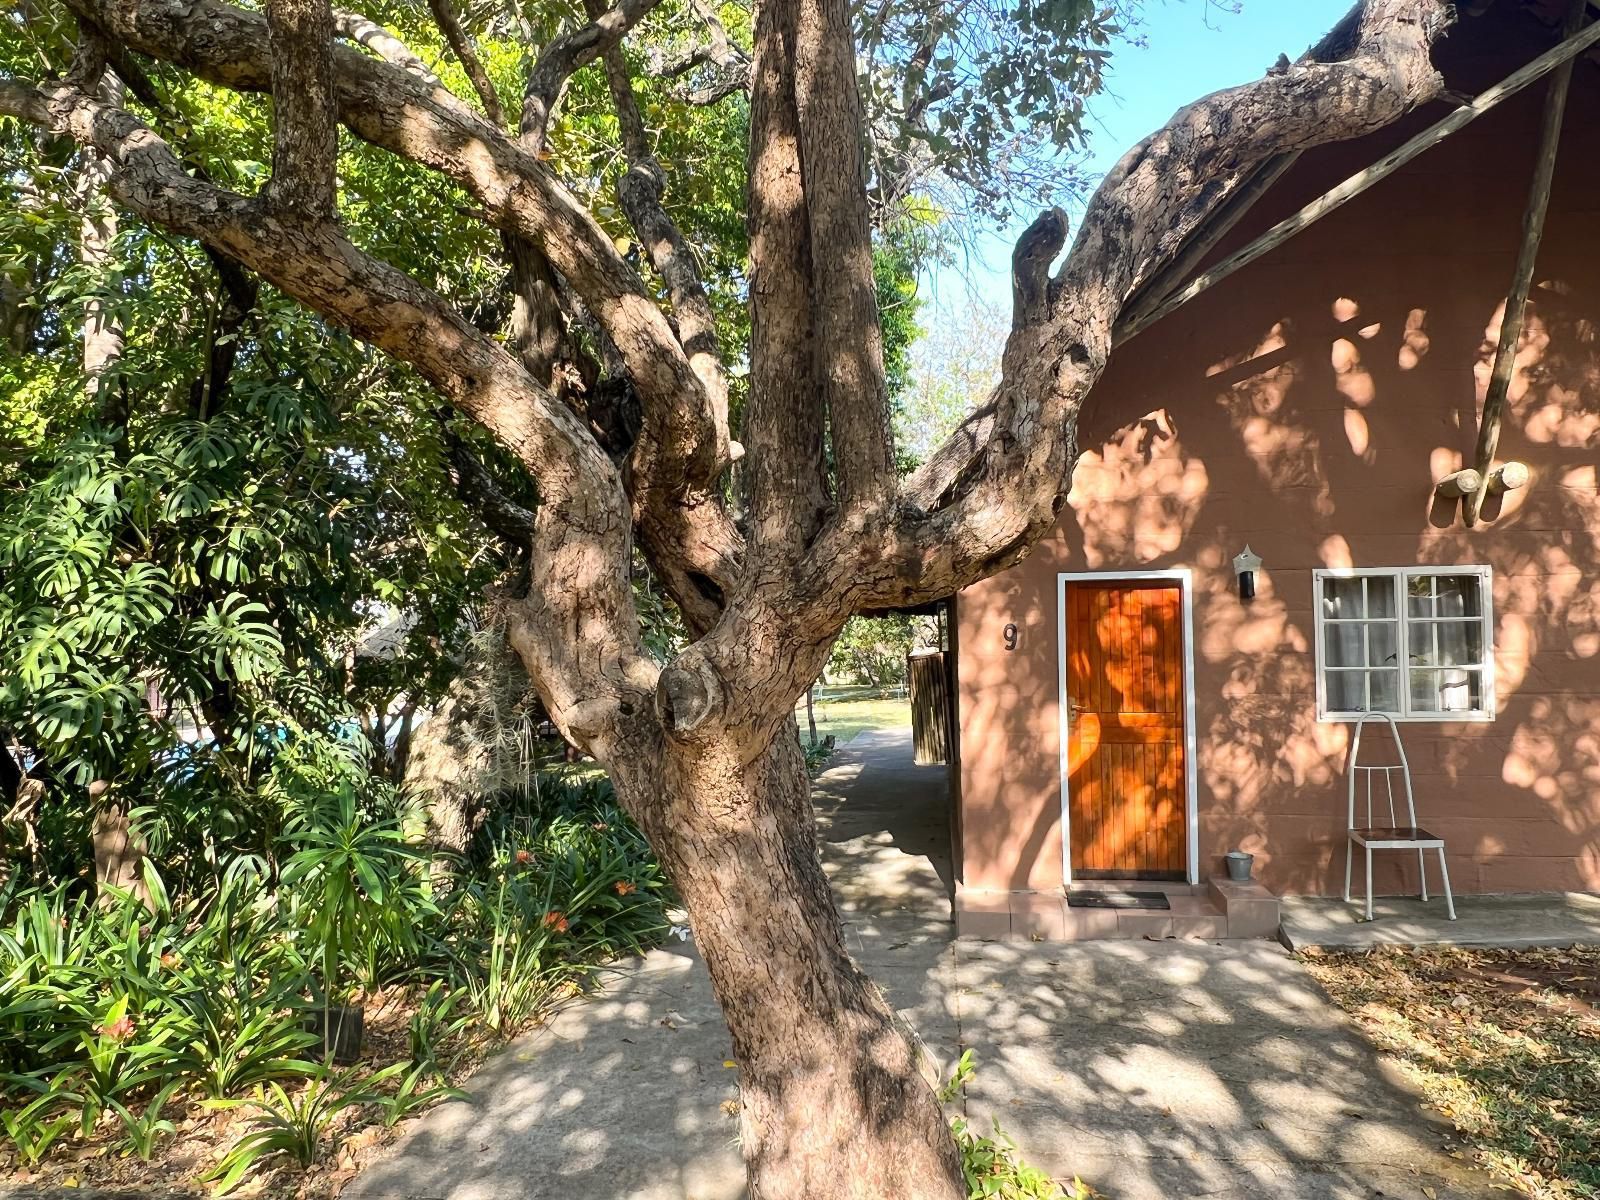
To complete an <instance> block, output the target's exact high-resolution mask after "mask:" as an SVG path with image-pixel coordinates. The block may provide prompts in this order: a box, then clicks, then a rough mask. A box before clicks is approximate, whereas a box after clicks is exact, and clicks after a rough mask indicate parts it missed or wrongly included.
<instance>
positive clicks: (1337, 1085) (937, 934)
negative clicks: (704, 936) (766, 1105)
mask: <svg viewBox="0 0 1600 1200" xmlns="http://www.w3.org/2000/svg"><path fill="white" fill-rule="evenodd" d="M859 741H860V739H858V742H859ZM897 755H898V756H899V757H898V758H897ZM909 759H910V742H909V737H906V738H905V739H904V740H903V742H902V741H900V740H899V739H896V738H893V737H888V736H883V735H879V736H877V737H874V738H871V739H870V740H868V741H866V742H864V743H861V744H859V745H858V744H852V745H851V746H850V747H849V748H848V749H847V751H846V753H844V754H842V755H841V756H840V757H839V759H837V760H836V763H835V766H834V767H833V768H832V769H830V770H829V771H828V772H827V773H826V774H825V775H824V776H823V778H822V779H820V780H819V781H818V785H817V790H818V805H819V810H820V815H819V820H820V824H821V827H822V830H823V837H824V859H825V862H826V863H827V864H828V865H829V869H830V873H831V874H832V875H833V878H834V880H835V885H836V887H837V888H838V890H839V893H840V900H841V905H842V906H843V907H845V908H846V910H847V912H848V916H847V920H848V922H849V935H850V939H851V946H852V949H853V950H854V952H855V953H856V955H857V957H858V959H859V960H860V961H861V962H862V964H863V965H864V966H865V968H866V969H867V971H868V972H869V973H870V974H871V975H872V977H873V978H874V979H875V980H876V981H877V982H878V984H879V985H880V986H881V987H882V988H883V989H884V991H885V994H886V995H887V997H888V999H889V1002H890V1003H891V1004H893V1005H894V1007H895V1008H896V1009H897V1010H898V1011H899V1012H900V1013H901V1014H902V1015H903V1016H904V1017H905V1018H906V1020H907V1022H908V1023H909V1024H910V1025H911V1026H912V1028H914V1029H915V1030H917V1032H918V1035H919V1036H920V1038H921V1039H922V1041H923V1043H924V1045H925V1047H926V1048H927V1050H928V1052H929V1054H930V1056H931V1057H932V1059H933V1061H934V1063H935V1065H936V1066H937V1067H938V1069H939V1071H940V1073H941V1074H947V1073H948V1071H949V1069H950V1067H951V1065H952V1064H953V1062H954V1060H955V1058H956V1057H957V1056H958V1055H959V1054H960V1052H961V1050H962V1049H964V1048H971V1049H972V1051H973V1054H974V1057H975V1058H976V1060H977V1064H978V1072H977V1076H976V1079H975V1080H974V1081H973V1083H972V1085H971V1086H970V1088H969V1089H968V1093H967V1096H966V1099H965V1106H966V1110H967V1113H968V1115H969V1117H970V1118H971V1119H972V1120H973V1121H974V1123H975V1124H976V1125H977V1126H978V1127H979V1128H981V1129H987V1128H989V1125H990V1122H991V1120H992V1119H993V1118H994V1117H996V1116H998V1117H999V1118H1000V1121H1001V1124H1002V1126H1003V1128H1004V1129H1005V1130H1006V1131H1007V1132H1008V1133H1009V1134H1010V1135H1011V1136H1013V1137H1014V1138H1015V1139H1016V1141H1017V1143H1018V1145H1019V1146H1020V1148H1021V1150H1022V1152H1023V1154H1024V1156H1025V1157H1026V1158H1027V1159H1028V1160H1029V1161H1031V1162H1033V1163H1035V1164H1036V1165H1038V1166H1040V1167H1042V1168H1044V1169H1046V1170H1048V1171H1050V1172H1051V1173H1053V1174H1055V1175H1058V1176H1060V1177H1063V1178H1069V1179H1070V1178H1071V1176H1072V1175H1073V1174H1074V1173H1076V1174H1078V1175H1081V1176H1082V1177H1083V1178H1084V1179H1086V1180H1087V1181H1089V1182H1090V1183H1092V1184H1094V1186H1095V1187H1097V1188H1098V1189H1099V1190H1100V1191H1101V1192H1103V1193H1104V1194H1106V1195H1107V1196H1108V1197H1111V1200H1177V1198H1179V1197H1184V1198H1187V1197H1196V1196H1219V1197H1228V1198H1229V1200H1257V1198H1260V1200H1266V1198H1267V1197H1272V1198H1274V1200H1370V1198H1373V1197H1378V1196H1384V1197H1406V1198H1414V1200H1480V1198H1483V1197H1488V1196H1491V1195H1499V1194H1500V1193H1498V1192H1495V1191H1492V1190H1491V1189H1489V1188H1488V1187H1487V1186H1486V1185H1485V1184H1484V1183H1483V1182H1482V1180H1481V1179H1479V1178H1478V1177H1476V1176H1474V1175H1472V1174H1471V1173H1469V1172H1467V1171H1465V1170H1464V1169H1463V1168H1462V1167H1461V1165H1460V1164H1459V1163H1458V1162H1457V1161H1456V1160H1454V1159H1452V1158H1450V1157H1449V1156H1448V1155H1447V1154H1446V1153H1444V1151H1443V1149H1442V1147H1443V1144H1444V1134H1443V1131H1442V1129H1441V1128H1439V1127H1438V1126H1436V1125H1434V1124H1433V1123H1431V1122H1430V1121H1429V1120H1428V1119H1427V1118H1425V1117H1424V1116H1423V1114H1422V1112H1421V1111H1420V1109H1419V1108H1418V1107H1417V1105H1416V1102H1415V1101H1414V1100H1413V1099H1412V1098H1411V1097H1410V1096H1409V1095H1408V1094H1407V1093H1406V1092H1404V1091H1403V1090H1402V1089H1401V1088H1400V1087H1399V1086H1397V1085H1396V1084H1395V1083H1394V1082H1392V1081H1391V1080H1390V1079H1388V1078H1387V1077H1386V1076H1385V1075H1384V1073H1383V1070H1382V1068H1381V1067H1380V1064H1379V1062H1378V1060H1377V1058H1376V1056H1375V1055H1374V1053H1373V1052H1372V1050H1371V1049H1370V1048H1369V1047H1368V1046H1367V1045H1366V1044H1365V1043H1364V1042H1362V1041H1361V1040H1360V1038H1359V1036H1358V1035H1357V1034H1356V1033H1354V1032H1353V1031H1352V1030H1351V1029H1350V1028H1349V1027H1348V1026H1347V1025H1346V1023H1345V1021H1344V1020H1343V1018H1342V1016H1341V1015H1340V1014H1339V1013H1338V1012H1337V1010H1335V1009H1334V1008H1333V1006H1332V1005H1330V1004H1329V1003H1328V1002H1327V1001H1326V1000H1325V999H1324V998H1323V996H1322V994H1321V992H1320V991H1319V990H1318V989H1317V987H1316V985H1315V984H1314V983H1313V981H1312V980H1311V979H1310V977H1309V976H1308V975H1307V974H1306V972H1305V971H1304V970H1303V969H1302V968H1301V967H1300V965H1299V964H1298V963H1296V962H1295V961H1294V960H1293V959H1292V958H1291V957H1290V956H1289V954H1288V953H1287V952H1286V951H1285V950H1284V949H1283V948H1282V947H1280V946H1278V945H1276V944H1275V943H1269V942H1244V943H1232V944H1224V945H1216V944H1205V943H1193V942H1170V941H1169V942H1100V943H1093V942H1091V943H1079V944H1045V943H1031V942H1005V943H986V942H973V941H962V942H956V941H953V940H951V938H950V925H949V920H948V916H949V905H948V890H947V880H948V874H947V872H948V850H947V849H946V848H947V847H948V845H949V841H948V827H947V826H944V825H943V821H944V818H943V815H942V814H943V811H944V800H943V794H942V788H943V771H942V770H941V769H940V768H917V767H912V766H910V764H909ZM930 791H935V792H936V793H937V794H935V795H933V796H932V797H931V798H930V796H929V794H928V793H929V792H930ZM890 796H898V797H899V800H900V801H901V802H902V804H903V807H897V806H896V804H895V803H892V802H891V801H890V799H889V797H890ZM941 856H943V857H941ZM941 905H942V907H941ZM729 1053H730V1047H729V1041H728V1035H727V1032H726V1030H725V1028H724V1027H723V1024H722V1018H721V1016H720V1014H719V1013H718V1011H717V1007H716V1005H715V1003H714V1001H713V999H712V996H711V989H710V982H709V980H708V978H707V976H706V973H705V969H704V966H703V965H702V964H701V962H700V961H699V959H698V957H697V956H696V954H695V951H694V948H693V945H692V944H683V943H677V942H674V943H672V944H670V945H668V946H666V947H663V948H662V949H659V950H656V951H653V952H652V953H650V954H648V955H646V956H645V957H644V958H643V959H641V960H638V961H636V962H633V963H629V964H627V965H625V966H623V967H622V968H620V969H618V970H617V971H615V972H611V973H608V978H607V980H606V984H605V988H604V990H603V991H602V992H601V993H600V994H598V995H596V996H593V997H590V998H588V999H585V1000H582V1001H580V1002H577V1003H575V1004H573V1005H572V1006H570V1007H568V1008H567V1009H566V1010H565V1011H564V1012H562V1013H560V1014H559V1015H558V1016H557V1017H556V1018H555V1019H554V1020H553V1021H552V1022H551V1023H550V1024H549V1025H548V1026H546V1027H544V1028H542V1029H539V1030H536V1031H534V1032H533V1033H530V1034H529V1035H527V1036H526V1037H524V1038H522V1039H520V1040H519V1041H517V1042H516V1043H514V1044H513V1045H512V1046H511V1047H510V1048H508V1049H507V1050H506V1051H505V1052H504V1053H502V1054H500V1055H498V1056H496V1057H495V1058H494V1059H492V1060H491V1061H490V1062H489V1063H487V1064H486V1065H485V1066H484V1067H483V1069H482V1070H480V1071H479V1073H478V1074H477V1075H476V1076H474V1078H473V1079H472V1081H471V1087H470V1091H471V1093H472V1100H471V1101H470V1102H467V1103H452V1104H446V1105H442V1106H440V1107H439V1108H437V1109H435V1110H433V1111H432V1112H431V1113H429V1114H428V1115H427V1116H426V1117H424V1118H423V1119H422V1120H421V1121H420V1122H419V1123H418V1125H417V1127H416V1128H415V1129H414V1130H413V1131H412V1132H411V1133H410V1134H409V1135H408V1136H407V1137H406V1138H405V1139H404V1140H402V1141H401V1142H400V1143H399V1144H398V1145H397V1146H396V1147H395V1148H394V1149H393V1150H392V1151H391V1152H390V1154H389V1156H388V1157H387V1158H385V1159H384V1160H381V1161H379V1162H378V1163H376V1164H374V1165H373V1166H372V1167H371V1168H370V1169H368V1170H367V1171H366V1172H365V1173H364V1174H363V1175H362V1176H361V1177H360V1178H359V1179H357V1180H356V1181H355V1182H354V1183H352V1185H351V1186H350V1187H349V1188H347V1189H346V1193H345V1194H346V1195H347V1196H351V1197H357V1196H359V1197H364V1198H367V1200H376V1198H378V1197H408V1198H417V1200H421V1198H430V1200H513V1198H516V1200H546V1198H548V1200H739V1198H740V1197H742V1196H743V1194H744V1192H743V1188H744V1180H743V1170H742V1167H741V1164H740V1159H739V1152H738V1147H737V1145H736V1136H737V1131H738V1121H737V1117H736V1115H735V1114H736V1111H737V1110H736V1108H735V1107H734V1105H735V1104H736V1101H737V1072H736V1071H735V1070H734V1069H731V1068H729V1067H728V1066H726V1065H725V1063H726V1062H727V1060H728V1055H729ZM794 1200H803V1198H800V1197H796V1198H794Z"/></svg>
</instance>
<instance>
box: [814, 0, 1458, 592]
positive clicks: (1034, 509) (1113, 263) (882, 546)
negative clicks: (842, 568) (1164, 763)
mask: <svg viewBox="0 0 1600 1200" xmlns="http://www.w3.org/2000/svg"><path fill="white" fill-rule="evenodd" d="M1451 20H1452V14H1451V10H1450V6H1449V5H1448V4H1447V3H1445V2H1444V0H1367V3H1366V5H1365V8H1364V10H1363V11H1362V13H1361V16H1360V22H1359V27H1358V30H1357V32H1356V35H1355V37H1354V39H1353V45H1352V48H1351V49H1350V51H1349V57H1348V58H1347V59H1345V60H1344V61H1341V62H1336V63H1318V62H1311V61H1302V62H1300V63H1296V64H1294V65H1293V66H1291V67H1290V68H1288V69H1287V70H1286V71H1283V72H1282V73H1274V74H1270V75H1268V76H1267V77H1266V78H1264V79H1261V80H1259V81H1257V82H1255V83H1250V84H1245V85H1243V86H1242V87H1237V88H1232V89H1229V90H1227V91H1223V92H1218V93H1216V94H1214V95H1211V96H1208V97H1205V98H1204V99H1201V100H1199V101H1197V102H1195V103H1194V104H1191V105H1189V106H1187V107H1185V108H1183V109H1181V110H1180V111H1179V112H1178V113H1177V114H1176V115H1175V116H1174V117H1173V118H1172V120H1171V121H1170V122H1168V124H1167V125H1166V126H1165V127H1164V128H1163V129H1161V130H1159V131H1158V132H1157V133H1155V134H1153V135H1152V136H1150V137H1149V138H1146V139H1145V140H1144V141H1143V142H1141V143H1140V144H1139V145H1138V146H1136V147H1134V148H1133V149H1132V150H1130V151H1129V152H1128V153H1127V154H1126V155H1125V156H1124V157H1123V159H1122V160H1121V161H1120V162H1119V163H1118V164H1117V166H1116V167H1115V168H1114V169H1113V170H1112V171H1111V172H1110V174H1109V175H1108V176H1107V177H1106V179H1105V181H1104V182H1103V183H1102V184H1101V186H1100V188H1099V190H1098V191H1097V192H1096V193H1095V196H1094V198H1093V199H1092V200H1091V202H1090V204H1089V207H1088V209H1087V211H1086V213H1085V215H1084V224H1083V229H1082V232H1081V233H1080V235H1079V237H1078V240H1077V242H1076V243H1075V244H1074V246H1073V248H1072V250H1071V252H1070V253H1069V255H1068V256H1067V259H1066V261H1065V262H1064V264H1063V265H1062V268H1061V270H1060V271H1059V272H1058V273H1057V275H1056V276H1055V278H1054V279H1053V280H1051V281H1050V283H1049V286H1048V289H1047V293H1046V296H1045V298H1044V304H1043V305H1042V306H1038V305H1036V304H1035V303H1033V302H1032V301H1030V303H1029V304H1028V305H1027V306H1026V311H1025V312H1024V313H1023V319H1022V323H1021V324H1020V325H1019V327H1018V328H1016V329H1014V330H1013V332H1012V335H1011V337H1010V339H1009V341H1008V343H1007V346H1006V351H1005V357H1004V362H1003V371H1002V382H1001V384H1000V386H999V388H998V389H997V391H996V397H995V401H994V415H993V418H992V427H991V432H990V434H989V436H988V437H987V438H986V439H984V440H983V441H982V443H981V445H980V446H978V447H977V450H976V454H975V455H973V454H971V449H972V447H973V444H974V443H975V442H976V441H977V439H976V438H975V437H974V433H975V431H976V429H977V428H979V427H981V423H978V424H976V425H968V426H966V427H964V428H963V429H961V430H958V431H957V434H956V435H955V437H954V438H952V439H951V440H950V441H949V442H947V443H946V445H945V446H944V447H941V449H940V450H939V451H938V452H936V454H935V456H934V457H935V459H936V460H938V461H939V462H940V464H941V465H940V467H939V469H938V470H937V472H930V473H929V474H928V475H927V476H926V477H924V478H921V479H916V480H914V482H913V486H912V487H910V488H908V489H907V491H906V492H905V493H904V495H903V497H902V499H903V500H904V501H906V502H907V503H903V505H902V509H901V513H900V516H899V517H898V519H897V520H895V521H894V522H893V523H892V524H891V525H890V526H889V527H888V528H887V530H886V534H885V537H884V540H883V541H882V542H881V543H877V544H876V545H874V547H873V549H872V550H870V551H869V552H867V553H868V555H869V561H868V562H867V563H865V564H863V567H862V569H861V570H860V571H859V572H858V581H857V583H856V585H855V586H854V588H853V589H852V591H853V593H854V595H853V598H852V604H854V605H855V606H856V607H867V608H875V607H885V606H890V605H904V604H910V603H916V602H920V601H924V600H929V599H935V598H938V597H941V596H946V595H949V594H950V593H951V592H953V591H955V590H956V589H958V588H960V587H963V586H965V585H966V584H967V583H970V582H972V581H973V580H975V579H978V578H981V577H983V576H984V575H987V574H990V573H993V572H994V571H996V570H999V569H1001V568H1003V567H1005V566H1008V565H1010V564H1011V563H1013V562H1015V561H1016V560H1017V559H1019V558H1020V557H1022V556H1023V555H1024V554H1025V553H1026V552H1027V550H1028V548H1029V547H1030V546H1031V545H1032V544H1033V542H1034V541H1035V540H1037V538H1039V537H1040V536H1042V535H1043V534H1044V533H1045V532H1046V531H1047V530H1048V529H1049V528H1050V527H1051V526H1052V525H1053V524H1054V522H1055V520H1056V515H1057V513H1058V512H1059V510H1060V507H1061V505H1062V504H1063V503H1064V502H1065V500H1066V494H1067V491H1068V490H1069V488H1070V486H1071V477H1072V466H1073V464H1074V462H1075V461H1076V457H1077V447H1076V426H1077V415H1078V411H1079V409H1080V407H1081V405H1082V403H1083V400H1084V398H1085V397H1086V396H1087V394H1088V392H1089V389H1090V388H1091V387H1092V386H1093V384H1094V382H1095V381H1096V380H1097V379H1098V378H1099V376H1100V373H1101V371H1102V370H1103V368H1104V366H1105V363H1106V360H1107V358H1108V357H1109V355H1110V349H1111V340H1112V331H1113V327H1114V325H1115V322H1116V320H1117V317H1118V315H1119V314H1120V312H1121V310H1122V308H1123V306H1124V304H1125V303H1126V302H1127V300H1128V298H1129V297H1130V296H1131V295H1132V294H1133V293H1134V292H1135V291H1136V290H1137V289H1138V287H1139V286H1140V285H1141V284H1142V283H1143V282H1144V281H1146V280H1148V279H1150V278H1151V277H1152V276H1153V274H1154V272H1156V271H1158V270H1159V269H1160V268H1161V267H1162V265H1163V264H1164V263H1166V262H1167V261H1169V260H1170V259H1172V258H1173V257H1175V256H1176V255H1177V254H1178V253H1180V252H1181V250H1182V247H1183V246H1184V245H1185V244H1186V242H1187V241H1188V239H1189V237H1190V236H1191V235H1192V233H1193V232H1194V230H1195V229H1196V228H1197V227H1198V226H1199V225H1200V224H1201V222H1203V221H1204V220H1205V219H1206V217H1207V216H1208V215H1209V214H1210V212H1211V211H1212V210H1213V209H1214V208H1215V207H1216V206H1217V205H1218V204H1219V203H1221V202H1222V200H1223V199H1224V198H1225V197H1226V196H1227V195H1229V194H1231V192H1230V190H1229V189H1227V188H1222V187H1217V186H1213V184H1215V183H1216V182H1219V181H1223V180H1226V179H1229V178H1242V177H1244V176H1246V175H1247V174H1248V173H1249V172H1251V171H1253V170H1254V169H1255V168H1257V167H1258V166H1259V165H1260V164H1261V163H1263V162H1265V161H1267V160H1268V159H1270V158H1272V157H1273V156H1275V155H1278V154H1283V153H1291V152H1294V151H1296V150H1301V149H1305V148H1309V147H1311V146H1315V145H1319V144H1323V143H1327V142H1333V141H1339V140H1342V139H1348V138H1355V137H1360V136H1363V135H1365V134H1368V133H1371V132H1373V131H1374V130H1376V129H1379V128H1381V127H1382V126H1384V125H1386V124H1388V123H1390V122H1392V121H1394V120H1395V119H1397V118H1398V117H1400V116H1401V115H1403V114H1404V113H1405V112H1406V111H1408V110H1409V109H1410V108H1412V107H1414V106H1416V105H1418V104H1421V103H1424V102H1425V101H1427V100H1429V99H1431V98H1433V97H1434V96H1435V95H1437V94H1438V91H1439V89H1440V87H1441V86H1442V83H1441V80H1440V78H1439V75H1438V73H1437V71H1435V69H1434V68H1433V65H1432V62H1431V60H1430V50H1431V47H1432V45H1433V43H1434V41H1435V40H1437V39H1438V38H1439V37H1440V36H1441V35H1442V34H1443V32H1444V30H1445V29H1446V28H1447V27H1448V26H1449V24H1450V23H1451ZM955 463H963V464H964V465H961V466H954V465H953V464H955ZM935 476H937V478H935ZM951 480H959V481H961V482H960V483H959V484H958V485H957V486H955V487H953V488H952V487H949V486H936V484H945V485H947V484H948V482H949V481H951ZM940 495H942V496H943V497H944V498H943V501H942V506H941V507H937V508H935V509H933V510H932V511H923V510H920V509H919V507H918V506H919V503H920V502H923V501H927V500H929V499H931V498H934V497H936V496H940ZM863 540H865V541H867V542H868V543H869V544H871V542H872V536H871V530H870V529H865V530H864V529H863V528H861V527H859V526H853V525H850V524H848V523H846V522H844V521H838V522H836V523H835V524H834V525H833V526H832V527H830V529H829V530H827V531H826V532H825V533H824V534H823V536H821V537H819V538H818V540H817V544H816V547H815V550H814V552H813V554H812V556H811V557H810V558H809V559H808V561H807V564H806V565H805V568H804V569H805V571H806V572H808V573H809V574H810V576H811V577H812V578H813V580H815V579H816V578H820V577H822V576H824V575H826V576H827V577H830V578H832V577H833V576H835V575H836V574H837V570H838V568H837V559H838V556H840V555H842V554H847V553H850V550H851V547H852V546H858V545H860V544H861V542H862V541H863ZM861 553H862V552H860V551H858V552H857V557H858V559H859V558H860V557H861Z"/></svg>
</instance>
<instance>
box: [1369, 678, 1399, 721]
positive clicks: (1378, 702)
mask: <svg viewBox="0 0 1600 1200" xmlns="http://www.w3.org/2000/svg"><path fill="white" fill-rule="evenodd" d="M1368 678H1369V681H1370V683H1371V691H1372V703H1371V706H1370V707H1371V710H1372V711H1373V712H1388V713H1397V712H1399V711H1400V672H1399V671H1371V672H1368Z"/></svg>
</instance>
